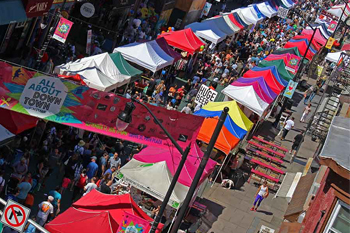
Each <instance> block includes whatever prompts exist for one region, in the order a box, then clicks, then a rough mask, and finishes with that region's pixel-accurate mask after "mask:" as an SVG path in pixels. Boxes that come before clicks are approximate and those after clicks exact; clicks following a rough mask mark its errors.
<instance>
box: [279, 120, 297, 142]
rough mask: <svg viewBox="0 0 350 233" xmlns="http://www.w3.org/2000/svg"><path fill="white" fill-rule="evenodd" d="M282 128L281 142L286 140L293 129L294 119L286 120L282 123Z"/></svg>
mask: <svg viewBox="0 0 350 233" xmlns="http://www.w3.org/2000/svg"><path fill="white" fill-rule="evenodd" d="M283 127H284V128H283V132H282V137H281V140H284V139H285V138H286V136H287V134H288V133H289V131H290V130H291V129H293V127H294V117H292V118H291V119H289V120H287V121H286V123H284V126H283Z"/></svg>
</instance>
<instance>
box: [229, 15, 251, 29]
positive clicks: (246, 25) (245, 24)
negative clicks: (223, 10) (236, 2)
mask: <svg viewBox="0 0 350 233" xmlns="http://www.w3.org/2000/svg"><path fill="white" fill-rule="evenodd" d="M231 13H232V15H233V17H234V18H235V19H236V20H237V22H238V23H239V24H240V25H242V26H243V28H247V27H248V26H249V24H247V23H246V22H245V21H244V20H243V19H242V18H241V16H239V15H238V13H237V12H235V11H231Z"/></svg>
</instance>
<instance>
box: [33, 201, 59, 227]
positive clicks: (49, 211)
mask: <svg viewBox="0 0 350 233" xmlns="http://www.w3.org/2000/svg"><path fill="white" fill-rule="evenodd" d="M54 199H55V198H54V197H53V196H48V197H47V201H43V202H41V203H40V204H39V211H38V214H37V215H36V222H37V223H38V224H39V225H40V226H44V224H45V223H46V221H47V219H48V217H49V215H51V217H54V215H53V205H52V204H51V203H52V202H53V200H54Z"/></svg>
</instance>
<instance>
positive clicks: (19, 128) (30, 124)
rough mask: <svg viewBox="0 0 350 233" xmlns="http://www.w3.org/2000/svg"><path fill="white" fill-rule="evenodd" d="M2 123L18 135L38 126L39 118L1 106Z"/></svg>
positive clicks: (0, 121)
mask: <svg viewBox="0 0 350 233" xmlns="http://www.w3.org/2000/svg"><path fill="white" fill-rule="evenodd" d="M0 116H1V117H0V125H2V126H3V127H5V128H6V129H7V130H9V131H10V132H11V133H13V134H15V135H17V134H20V133H22V132H23V131H26V130H27V129H31V128H34V127H36V124H37V122H38V118H36V117H32V116H28V115H25V114H22V113H18V112H14V111H11V110H7V109H5V108H0Z"/></svg>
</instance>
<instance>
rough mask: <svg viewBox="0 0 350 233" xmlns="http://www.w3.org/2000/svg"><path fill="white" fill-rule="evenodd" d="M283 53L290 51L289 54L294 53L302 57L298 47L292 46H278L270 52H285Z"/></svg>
mask: <svg viewBox="0 0 350 233" xmlns="http://www.w3.org/2000/svg"><path fill="white" fill-rule="evenodd" d="M285 53H291V54H294V55H297V56H298V57H300V58H301V57H302V56H301V55H300V52H299V50H298V48H296V47H292V48H288V49H287V48H279V49H276V50H275V51H273V52H272V54H285Z"/></svg>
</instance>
